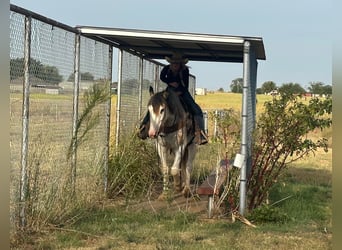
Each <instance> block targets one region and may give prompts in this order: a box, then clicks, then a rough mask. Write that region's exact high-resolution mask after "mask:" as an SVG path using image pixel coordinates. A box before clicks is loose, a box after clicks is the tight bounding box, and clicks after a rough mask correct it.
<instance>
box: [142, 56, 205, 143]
mask: <svg viewBox="0 0 342 250" xmlns="http://www.w3.org/2000/svg"><path fill="white" fill-rule="evenodd" d="M165 59H166V60H167V61H168V62H169V63H170V64H169V65H166V66H165V67H164V68H163V69H162V71H161V73H160V79H161V80H162V81H163V82H165V83H166V84H167V85H168V87H167V88H170V89H172V90H173V91H175V92H176V93H177V95H178V96H179V97H180V99H181V101H182V102H184V103H185V105H186V109H187V110H188V111H189V112H190V113H191V114H192V115H193V116H194V120H195V134H196V138H195V141H196V143H197V144H199V145H202V144H206V143H207V142H208V139H207V135H206V134H205V132H204V120H203V112H202V109H201V108H200V106H199V105H198V104H196V102H195V101H194V99H193V98H192V96H191V94H190V93H189V68H188V67H187V66H186V65H185V64H187V62H188V59H187V58H183V57H182V56H181V55H180V54H179V53H174V54H173V55H172V56H171V57H165ZM148 122H149V113H148V112H147V114H146V116H145V118H144V119H143V121H142V123H141V125H140V129H139V133H138V136H139V137H140V138H141V139H146V138H147V137H148Z"/></svg>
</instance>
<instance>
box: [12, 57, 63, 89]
mask: <svg viewBox="0 0 342 250" xmlns="http://www.w3.org/2000/svg"><path fill="white" fill-rule="evenodd" d="M29 63H30V64H29V74H30V75H32V76H35V77H37V78H39V79H41V80H43V81H45V83H46V84H53V85H57V84H58V83H60V82H61V81H63V76H61V75H60V74H59V72H58V68H57V67H55V66H50V65H44V64H42V63H41V62H40V61H38V60H35V59H34V58H31V59H30V62H29ZM23 76H24V58H15V59H11V60H10V77H11V80H13V79H17V78H19V77H23Z"/></svg>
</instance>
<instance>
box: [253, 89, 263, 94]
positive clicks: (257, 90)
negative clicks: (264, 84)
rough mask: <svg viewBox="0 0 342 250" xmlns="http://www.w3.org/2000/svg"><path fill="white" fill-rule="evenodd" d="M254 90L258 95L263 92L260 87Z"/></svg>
mask: <svg viewBox="0 0 342 250" xmlns="http://www.w3.org/2000/svg"><path fill="white" fill-rule="evenodd" d="M255 92H256V94H258V95H260V94H263V93H264V92H263V91H262V88H257V89H256V91H255Z"/></svg>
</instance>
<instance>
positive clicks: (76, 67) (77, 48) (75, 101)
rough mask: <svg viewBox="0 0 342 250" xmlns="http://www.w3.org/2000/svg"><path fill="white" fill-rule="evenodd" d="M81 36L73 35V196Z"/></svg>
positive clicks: (73, 189) (73, 188)
mask: <svg viewBox="0 0 342 250" xmlns="http://www.w3.org/2000/svg"><path fill="white" fill-rule="evenodd" d="M80 40H81V35H80V34H76V35H75V58H74V59H75V62H74V72H75V75H74V96H73V97H74V99H73V120H72V155H71V188H72V194H73V195H74V194H75V188H76V165H77V130H78V129H77V126H78V124H77V120H78V100H79V88H80V79H79V78H80V43H81V41H80Z"/></svg>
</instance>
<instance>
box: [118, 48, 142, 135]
mask: <svg viewBox="0 0 342 250" xmlns="http://www.w3.org/2000/svg"><path fill="white" fill-rule="evenodd" d="M139 62H140V58H139V57H137V56H134V55H132V54H130V53H128V52H125V51H124V52H123V55H122V66H121V67H122V79H121V93H119V94H120V95H121V104H120V114H121V116H120V118H121V119H120V124H119V126H120V137H122V136H127V135H129V134H130V133H132V131H133V130H134V128H135V127H136V125H137V122H138V120H139V118H140V117H139V109H140V104H139V73H140V71H139V64H140V63H139Z"/></svg>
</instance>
